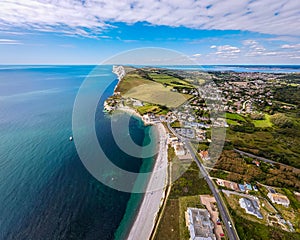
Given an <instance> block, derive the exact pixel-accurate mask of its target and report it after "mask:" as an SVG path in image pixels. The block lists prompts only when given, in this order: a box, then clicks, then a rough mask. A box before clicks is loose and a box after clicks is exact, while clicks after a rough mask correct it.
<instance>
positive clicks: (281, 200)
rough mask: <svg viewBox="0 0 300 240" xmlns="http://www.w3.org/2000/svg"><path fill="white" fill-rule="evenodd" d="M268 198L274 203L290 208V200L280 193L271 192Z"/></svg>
mask: <svg viewBox="0 0 300 240" xmlns="http://www.w3.org/2000/svg"><path fill="white" fill-rule="evenodd" d="M268 198H270V200H271V202H272V203H276V204H281V205H283V206H285V207H288V206H289V205H290V200H289V199H288V198H287V197H286V196H284V195H282V194H280V193H272V192H269V193H268Z"/></svg>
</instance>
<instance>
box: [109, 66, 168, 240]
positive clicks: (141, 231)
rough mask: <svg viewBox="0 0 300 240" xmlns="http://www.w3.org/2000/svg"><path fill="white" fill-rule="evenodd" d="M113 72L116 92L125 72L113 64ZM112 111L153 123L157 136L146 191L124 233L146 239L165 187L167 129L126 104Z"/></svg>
mask: <svg viewBox="0 0 300 240" xmlns="http://www.w3.org/2000/svg"><path fill="white" fill-rule="evenodd" d="M113 73H114V74H116V75H117V77H118V80H119V81H118V83H117V85H116V86H115V89H114V94H116V89H117V87H118V85H119V83H120V82H121V80H122V79H123V78H124V76H125V74H126V72H125V69H124V67H122V66H113ZM114 111H121V112H125V113H128V114H130V115H134V116H135V117H137V118H139V119H140V120H141V121H142V122H143V123H144V125H153V126H154V127H155V131H156V132H157V136H158V138H157V140H158V142H159V145H158V151H157V152H158V154H157V156H156V159H155V163H154V166H153V169H152V172H151V174H150V177H149V180H148V183H147V186H146V192H145V193H144V196H143V197H142V201H141V203H140V205H139V207H138V210H137V213H136V215H135V218H134V221H133V224H132V226H131V228H130V230H129V231H128V234H127V235H126V239H128V240H136V239H145V240H146V239H149V238H150V237H151V234H152V231H153V229H154V227H155V223H156V220H157V215H158V212H159V210H160V208H161V206H162V203H163V201H164V198H165V189H166V187H167V182H168V145H167V131H166V129H165V127H164V125H163V124H162V123H156V124H152V123H150V122H146V121H145V119H143V117H142V116H141V115H140V114H139V113H138V112H137V111H136V110H135V109H132V108H130V107H128V106H118V107H117V108H116V109H115V110H114ZM161 169H165V171H159V170H161ZM162 185H163V186H162ZM155 186H156V187H155ZM153 189H155V190H153Z"/></svg>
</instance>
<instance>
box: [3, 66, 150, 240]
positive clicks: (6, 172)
mask: <svg viewBox="0 0 300 240" xmlns="http://www.w3.org/2000/svg"><path fill="white" fill-rule="evenodd" d="M92 69H93V66H8V67H3V66H2V67H1V68H0V136H1V137H0V183H1V184H0V212H1V215H0V226H1V230H0V239H6V240H8V239H51V240H52V239H101V240H102V239H114V235H115V232H116V231H117V229H118V227H119V225H120V223H121V221H122V218H123V217H124V214H125V211H126V208H127V206H128V208H127V212H129V213H130V214H129V215H128V214H126V217H125V220H124V221H123V222H122V225H121V227H120V228H119V230H118V233H117V235H116V236H117V237H116V238H118V239H122V238H123V237H124V236H125V235H126V230H128V228H129V227H130V224H131V223H132V221H133V219H134V216H135V212H136V210H137V208H138V206H139V203H140V201H141V199H142V195H141V194H134V195H132V197H131V200H130V202H129V204H128V201H129V199H130V196H131V195H130V194H129V193H123V192H119V191H116V190H113V189H110V188H108V187H106V186H104V185H103V184H101V183H99V182H98V181H97V180H95V179H94V178H93V177H92V176H91V175H90V174H89V173H88V171H87V170H86V169H85V168H84V166H83V165H82V163H81V161H80V159H79V157H78V155H77V152H76V148H75V146H74V143H73V142H70V141H69V140H68V139H69V136H70V135H72V108H73V103H74V99H75V96H76V93H77V91H78V89H79V87H80V85H81V83H82V81H83V80H84V78H85V76H86V75H87V74H88V73H89V72H90V71H91V70H92ZM111 70H112V69H111V66H103V67H101V68H100V74H99V75H97V76H95V78H96V81H94V84H100V85H101V86H103V88H105V87H107V86H109V87H108V88H107V90H106V92H105V94H106V96H109V95H110V94H111V93H112V91H113V88H114V85H115V84H116V77H115V75H114V74H112V73H111ZM104 97H105V96H104ZM102 100H103V99H102ZM96 122H97V124H96V127H97V129H96V130H97V134H98V137H99V142H100V143H101V146H102V147H103V148H104V149H106V150H107V152H109V153H110V158H111V159H112V161H113V162H114V163H115V164H116V165H118V166H120V167H122V168H124V169H128V170H130V171H134V172H139V171H140V169H141V166H142V169H144V170H145V169H146V170H148V169H151V167H152V165H153V161H152V159H150V160H149V159H148V160H147V161H145V160H144V161H143V160H142V159H138V158H133V157H130V156H128V155H126V154H125V153H123V152H122V151H121V150H120V149H118V147H117V146H116V145H115V143H114V141H113V137H112V135H111V131H110V128H109V126H110V119H109V117H107V116H105V115H104V114H103V113H102V102H101V101H100V102H99V108H98V112H97V114H96ZM148 131H149V129H147V128H146V127H144V126H143V124H141V122H140V121H139V120H137V119H132V120H131V122H130V134H131V136H132V137H133V139H134V140H135V142H136V143H138V144H140V145H143V144H145V143H147V141H148V140H147V132H148Z"/></svg>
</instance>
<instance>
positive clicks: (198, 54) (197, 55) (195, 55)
mask: <svg viewBox="0 0 300 240" xmlns="http://www.w3.org/2000/svg"><path fill="white" fill-rule="evenodd" d="M200 56H202V54H200V53H196V54H194V55H193V57H200Z"/></svg>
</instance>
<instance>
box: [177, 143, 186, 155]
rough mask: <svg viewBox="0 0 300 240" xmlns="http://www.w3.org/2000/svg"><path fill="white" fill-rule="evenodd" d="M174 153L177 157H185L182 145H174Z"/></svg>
mask: <svg viewBox="0 0 300 240" xmlns="http://www.w3.org/2000/svg"><path fill="white" fill-rule="evenodd" d="M174 151H175V154H176V155H177V156H183V155H185V150H184V147H183V144H182V143H177V144H175V145H174Z"/></svg>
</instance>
